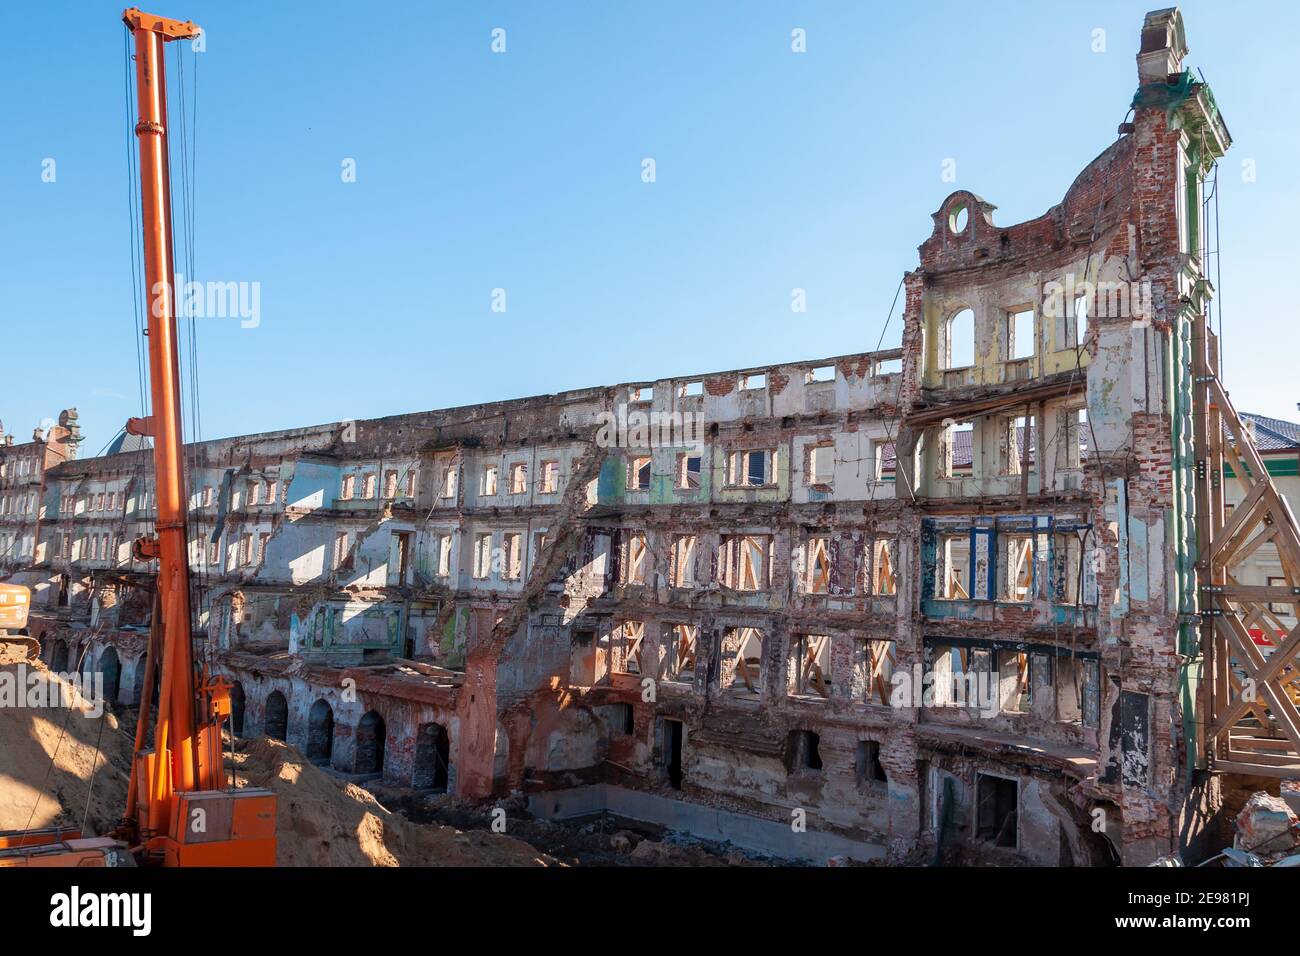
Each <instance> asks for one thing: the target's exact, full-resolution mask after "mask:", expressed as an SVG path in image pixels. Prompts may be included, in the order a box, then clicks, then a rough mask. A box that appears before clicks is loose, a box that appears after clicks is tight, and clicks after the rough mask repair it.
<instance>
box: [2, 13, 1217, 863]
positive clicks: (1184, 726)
mask: <svg viewBox="0 0 1300 956" xmlns="http://www.w3.org/2000/svg"><path fill="white" fill-rule="evenodd" d="M1185 53H1186V45H1185V43H1184V40H1183V30H1182V21H1181V17H1180V15H1179V14H1178V12H1177V11H1176V10H1162V11H1158V12H1156V13H1152V14H1149V15H1148V17H1147V19H1146V22H1145V23H1144V25H1143V32H1142V52H1141V53H1140V54H1139V56H1138V68H1139V75H1138V83H1139V88H1138V97H1137V100H1136V106H1135V109H1134V111H1133V113H1132V117H1131V122H1129V123H1126V124H1125V125H1124V126H1123V127H1122V128H1121V134H1120V136H1119V138H1118V139H1117V141H1116V142H1114V143H1113V144H1111V145H1110V146H1108V147H1107V148H1106V149H1105V150H1103V151H1102V152H1101V154H1100V155H1099V156H1098V157H1097V158H1096V159H1094V160H1093V161H1092V162H1091V163H1089V164H1088V166H1087V167H1086V168H1085V169H1084V170H1083V171H1082V172H1081V173H1080V174H1079V176H1078V177H1077V178H1076V180H1075V181H1074V183H1073V184H1072V185H1071V186H1070V188H1069V189H1068V190H1067V191H1066V193H1065V196H1064V198H1063V200H1062V201H1061V203H1060V204H1058V205H1056V206H1054V207H1052V208H1051V209H1050V210H1048V211H1047V212H1046V213H1045V214H1044V215H1042V216H1040V217H1039V218H1037V219H1034V220H1031V221H1028V222H1024V223H1020V224H1018V225H1009V226H999V225H995V224H994V223H993V217H992V213H993V206H992V205H990V204H989V203H986V202H985V201H984V200H982V199H980V198H979V197H978V196H976V195H974V194H972V193H970V192H967V191H964V190H963V191H959V192H956V193H954V194H953V195H951V196H949V197H948V198H947V199H946V200H944V202H943V204H942V205H941V206H940V208H939V209H938V210H937V211H936V212H935V213H933V215H932V217H931V218H932V224H931V228H930V235H929V238H928V239H926V241H925V242H924V243H923V244H922V245H921V246H920V265H919V267H918V268H917V269H916V270H915V271H913V272H911V273H908V275H907V276H906V278H905V286H906V305H905V311H904V315H903V339H902V348H901V350H893V351H889V352H880V353H859V354H853V355H845V356H839V357H835V358H826V359H820V360H814V361H795V362H787V363H781V364H777V365H772V366H767V367H762V368H752V369H739V370H735V371H729V372H714V373H708V374H700V375H694V376H680V377H670V378H664V379H660V380H657V381H653V382H638V383H630V384H624V385H618V386H612V387H598V388H589V389H582V390H577V391H571V392H564V393H561V394H558V395H551V396H541V397H537V398H529V399H522V400H517V401H509V402H500V403H493V404H486V405H476V406H469V407H463V408H454V409H448V410H443V411H433V412H424V413H416V414H410V415H401V416H395V417H392V418H385V419H379V420H372V421H359V422H345V423H339V424H333V425H325V426H319V427H314V428H305V429H297V430H291V431H282V432H273V433H267V434H260V435H248V436H241V437H238V438H232V439H225V440H222V441H210V442H203V443H200V444H197V445H194V446H191V448H190V449H189V456H188V460H190V461H191V462H192V474H191V475H190V481H189V484H190V489H189V490H190V495H191V525H192V536H193V540H194V546H193V553H192V557H193V565H194V568H195V571H196V575H197V587H198V589H199V591H200V595H201V600H200V601H199V602H198V611H197V613H198V617H199V624H200V627H201V629H202V630H203V632H204V633H206V635H207V636H208V641H207V648H208V650H207V652H206V657H207V660H208V662H209V663H210V664H211V666H213V667H214V668H215V669H217V670H220V671H221V672H223V673H225V674H227V675H229V676H230V677H231V678H232V679H233V680H234V681H235V682H236V684H235V692H234V709H235V714H234V723H235V729H236V731H237V732H239V733H242V734H246V735H251V734H259V733H266V734H270V735H273V736H276V737H280V738H286V739H288V740H289V741H290V742H292V743H294V744H296V745H297V746H299V747H301V748H302V749H303V750H304V751H306V753H307V754H308V756H309V757H311V758H313V759H316V760H319V761H322V762H328V763H330V764H332V766H333V767H334V768H336V769H337V770H339V771H341V772H346V773H352V774H360V775H366V774H382V775H383V777H384V778H385V779H387V780H388V781H389V782H391V783H394V784H408V785H412V786H416V787H435V788H443V787H445V788H447V789H449V790H452V791H453V792H455V793H458V794H460V795H462V796H466V797H483V796H487V795H489V794H492V793H501V792H507V791H523V792H524V793H527V794H529V795H530V796H532V797H533V798H534V801H535V803H534V805H535V807H536V808H537V809H538V811H539V812H546V811H548V810H554V809H555V800H556V798H555V797H554V795H553V794H552V793H551V792H552V791H557V790H568V789H570V788H573V787H576V786H579V785H588V784H590V785H595V786H593V787H591V788H589V789H586V790H582V791H580V794H581V795H580V796H575V797H573V799H575V800H579V801H580V805H582V806H585V807H589V808H592V807H596V808H598V807H599V806H609V807H611V808H615V809H617V810H619V812H624V813H631V812H634V811H635V812H636V813H640V814H643V815H646V816H647V817H651V818H655V819H658V820H659V822H667V823H670V824H671V825H673V826H677V827H681V828H686V829H697V830H699V831H701V832H705V831H707V832H710V833H712V834H714V835H718V834H724V835H726V834H729V835H731V836H732V837H733V838H736V839H738V840H743V839H748V840H750V841H757V842H764V841H767V845H768V847H769V848H770V849H773V850H774V851H776V852H780V853H789V854H793V855H807V856H810V857H817V856H819V855H821V856H826V855H831V854H832V853H849V854H852V855H855V856H859V857H873V856H884V855H888V856H889V857H890V858H891V859H896V860H898V859H905V858H909V857H910V856H912V855H914V854H919V853H921V852H925V853H933V851H934V848H935V845H936V843H940V842H942V843H944V844H947V845H950V846H956V847H961V848H963V849H965V850H967V851H969V852H978V853H981V854H986V855H987V857H988V858H991V859H997V858H999V857H1006V858H1010V857H1011V856H1019V857H1023V858H1027V859H1029V860H1031V861H1034V862H1038V863H1044V864H1061V863H1071V862H1072V863H1077V864H1095V863H1105V862H1112V861H1114V860H1122V861H1123V862H1125V863H1132V864H1136V863H1145V862H1149V861H1151V860H1153V859H1154V858H1155V857H1157V856H1159V855H1161V854H1165V853H1168V852H1170V851H1173V850H1179V849H1183V848H1188V847H1189V846H1190V845H1191V844H1193V843H1194V841H1195V840H1196V838H1197V837H1198V836H1199V835H1200V834H1202V833H1203V832H1204V830H1205V823H1206V821H1207V820H1208V819H1210V818H1211V817H1212V815H1213V814H1214V813H1215V812H1216V811H1217V810H1218V809H1219V807H1220V805H1221V803H1222V801H1223V800H1224V799H1225V793H1227V789H1226V788H1223V787H1221V785H1220V782H1219V780H1220V775H1216V774H1212V773H1209V772H1207V771H1206V770H1205V769H1204V760H1205V758H1204V755H1200V754H1197V753H1195V752H1194V751H1195V747H1194V746H1191V745H1190V742H1191V741H1192V740H1194V737H1193V735H1192V734H1191V733H1190V732H1189V728H1192V727H1194V726H1195V721H1196V714H1195V713H1194V711H1193V710H1191V709H1190V707H1191V704H1193V703H1194V701H1195V698H1194V695H1193V694H1191V693H1190V692H1189V689H1188V686H1187V682H1188V677H1187V674H1186V673H1185V670H1184V667H1183V660H1182V659H1181V658H1180V648H1185V647H1187V646H1189V643H1188V642H1195V641H1196V639H1197V631H1196V627H1197V626H1198V625H1197V621H1198V618H1197V616H1196V615H1197V608H1196V605H1195V597H1196V594H1195V588H1194V586H1193V579H1192V562H1193V557H1194V535H1193V532H1192V527H1193V523H1192V517H1193V516H1192V515H1191V513H1190V508H1191V505H1190V502H1191V500H1192V498H1191V496H1190V493H1189V490H1188V489H1189V483H1190V482H1191V480H1192V473H1193V469H1192V468H1191V467H1190V463H1189V462H1188V461H1187V458H1186V452H1185V449H1186V447H1187V446H1188V439H1187V435H1188V434H1189V433H1190V427H1191V407H1192V403H1191V398H1190V396H1191V388H1192V386H1191V382H1190V377H1189V372H1188V369H1187V365H1186V362H1185V360H1184V359H1183V356H1184V355H1185V354H1186V347H1187V339H1188V337H1189V335H1190V325H1189V321H1190V317H1191V316H1193V315H1194V314H1197V313H1198V311H1200V310H1204V309H1206V307H1207V302H1208V298H1209V295H1210V287H1209V284H1208V282H1207V281H1206V280H1205V278H1204V275H1203V259H1202V255H1201V248H1202V245H1201V242H1202V236H1201V229H1202V228H1203V225H1204V224H1202V223H1199V222H1198V219H1197V215H1196V213H1197V211H1198V210H1200V209H1201V201H1200V195H1201V193H1200V188H1201V183H1202V182H1203V180H1204V177H1205V175H1206V174H1207V173H1208V172H1209V170H1210V169H1211V168H1212V167H1213V164H1214V163H1215V161H1216V160H1217V159H1218V158H1219V157H1220V156H1221V155H1222V153H1223V151H1224V150H1225V149H1226V148H1227V146H1228V143H1229V139H1228V135H1227V130H1226V128H1225V127H1224V125H1223V121H1222V118H1221V117H1220V115H1219V113H1218V110H1217V108H1215V107H1213V99H1212V97H1211V96H1210V94H1209V90H1208V88H1207V87H1205V86H1204V85H1203V84H1201V83H1199V82H1197V81H1195V80H1194V79H1192V75H1191V74H1190V73H1185V72H1184V71H1183V64H1182V59H1183V56H1184V54H1185ZM1126 105H1127V104H1124V103H1118V104H1116V106H1117V108H1121V107H1125V106H1126ZM1119 111H1121V110H1119V109H1117V112H1119ZM962 345H964V346H965V347H966V352H967V353H968V354H969V355H970V356H971V357H970V358H969V360H967V361H965V362H962V361H959V360H958V355H959V354H960V353H961V349H960V348H959V346H962ZM640 416H653V418H652V419H649V420H650V421H652V422H653V424H655V425H657V426H663V431H664V432H665V433H664V434H659V433H655V434H653V435H649V434H641V433H640V432H641V431H642V430H643V429H641V428H640V427H639V426H641V425H644V424H645V423H646V421H647V419H643V418H641V417H640ZM611 423H612V424H611ZM624 426H626V427H624ZM697 426H698V427H697ZM895 448H897V449H898V450H899V452H900V454H899V455H898V458H897V461H896V460H895ZM149 454H150V453H149V452H148V451H147V450H140V451H135V452H126V451H124V452H122V453H119V454H114V455H109V456H106V457H102V458H95V459H88V460H81V461H76V462H69V463H67V464H63V465H60V466H58V467H56V468H53V469H51V470H50V473H49V475H48V481H49V490H48V491H47V492H46V498H47V502H62V503H63V507H61V508H49V509H48V510H47V516H48V520H47V521H46V523H45V524H44V525H42V527H41V531H40V544H39V546H40V547H43V548H44V551H43V552H41V551H38V553H37V556H36V561H35V563H34V564H33V565H32V566H31V568H30V570H29V571H28V572H27V573H29V574H44V575H45V577H46V580H47V582H48V590H47V591H46V592H45V593H44V595H43V596H44V601H43V602H41V603H44V604H45V605H46V606H47V607H48V608H49V609H50V611H48V612H46V613H45V614H44V615H43V618H42V619H41V620H40V621H38V624H37V627H38V628H39V629H40V631H41V635H42V639H43V641H44V644H45V653H46V655H47V659H49V660H51V661H53V662H66V661H72V662H76V661H80V662H81V664H80V666H84V667H94V668H99V669H101V670H103V671H104V672H105V676H106V679H107V680H108V685H109V688H110V693H112V694H113V695H114V696H116V697H117V698H118V699H120V700H122V701H133V700H136V699H138V697H139V695H140V693H141V691H140V677H141V674H142V670H143V667H142V661H143V651H144V646H145V638H146V630H147V629H146V627H145V622H146V621H147V618H148V615H149V610H150V601H151V598H150V595H149V591H148V588H147V585H148V584H149V579H150V574H151V571H150V567H149V565H148V564H147V563H143V562H140V561H137V560H135V558H134V556H133V554H132V552H131V548H130V542H131V541H132V539H133V538H134V537H136V536H138V535H140V534H141V533H143V532H146V531H147V530H148V529H149V527H150V524H151V521H152V517H153V512H152V501H151V495H150V492H149V472H150V458H149ZM141 585H145V586H146V587H141ZM65 602H66V603H68V604H69V605H70V607H71V609H72V610H71V611H70V612H63V611H59V610H58V608H59V605H60V604H62V603H65ZM353 682H355V683H354V684H353ZM353 687H355V691H356V693H355V694H353V693H350V689H351V688H353ZM971 691H974V693H969V692H971ZM564 800H565V801H566V803H567V801H568V800H569V798H567V797H566V798H564ZM800 811H802V812H803V813H805V814H806V821H807V832H806V833H798V832H797V831H793V832H792V829H791V826H790V823H791V819H792V814H794V813H798V812H800ZM1098 820H1102V821H1104V822H1105V826H1104V827H1101V828H1100V832H1098V826H1097V821H1098ZM742 824H743V825H742ZM710 828H713V829H710ZM744 834H748V836H744Z"/></svg>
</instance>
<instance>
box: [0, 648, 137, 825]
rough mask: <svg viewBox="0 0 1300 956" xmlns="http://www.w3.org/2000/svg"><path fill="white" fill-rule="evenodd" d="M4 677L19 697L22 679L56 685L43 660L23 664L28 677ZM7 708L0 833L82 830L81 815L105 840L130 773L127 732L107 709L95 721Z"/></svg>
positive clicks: (18, 673)
mask: <svg viewBox="0 0 1300 956" xmlns="http://www.w3.org/2000/svg"><path fill="white" fill-rule="evenodd" d="M0 647H3V645H0ZM24 657H25V655H24ZM0 672H3V674H4V675H10V676H6V677H3V679H5V680H8V681H13V684H12V685H11V686H13V687H15V688H16V689H17V690H18V691H19V692H21V690H22V686H23V677H24V674H25V675H28V676H30V675H31V674H32V673H34V672H39V673H40V674H41V676H42V677H43V678H47V679H50V680H51V681H58V678H57V677H54V676H53V675H52V674H50V673H49V672H48V671H47V670H46V669H45V666H44V665H43V664H41V663H40V662H39V661H30V662H26V670H25V672H24V670H23V669H22V668H19V667H18V666H16V665H14V664H10V665H7V666H4V667H0ZM60 683H61V682H60ZM65 686H66V685H65ZM9 703H10V701H5V704H6V706H0V830H20V829H23V828H24V827H26V826H28V824H29V821H30V825H31V826H32V827H33V828H35V827H45V826H53V825H56V824H59V825H65V824H66V825H72V826H81V821H82V817H83V815H85V816H86V830H87V832H91V831H93V832H94V833H96V834H103V833H107V832H108V831H109V830H111V829H112V828H113V827H114V826H116V824H117V821H118V818H119V817H120V816H121V815H122V810H123V807H124V806H125V805H126V788H127V782H128V778H129V774H130V767H131V738H130V736H129V735H128V730H127V729H126V728H123V727H121V726H119V722H118V719H117V718H116V717H115V716H114V715H113V714H111V713H109V712H108V711H107V710H105V711H104V712H103V714H102V716H99V717H92V716H89V715H88V714H86V713H83V712H82V711H80V710H78V709H75V708H73V709H69V708H64V707H41V708H33V707H26V706H22V707H15V706H8V704H9ZM133 730H134V728H131V731H133ZM97 744H98V747H99V750H98V751H97V750H96V746H97ZM92 766H94V767H96V768H97V769H96V770H95V774H94V787H93V790H92V789H91V784H90V779H91V768H92ZM87 793H89V794H90V810H89V813H88V814H87V813H86V797H87ZM33 811H34V812H33Z"/></svg>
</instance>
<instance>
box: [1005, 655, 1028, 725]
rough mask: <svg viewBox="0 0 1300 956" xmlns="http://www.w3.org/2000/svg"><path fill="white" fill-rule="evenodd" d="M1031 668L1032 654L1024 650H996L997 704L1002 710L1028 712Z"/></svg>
mask: <svg viewBox="0 0 1300 956" xmlns="http://www.w3.org/2000/svg"><path fill="white" fill-rule="evenodd" d="M1033 669H1034V668H1033V660H1032V656H1031V655H1030V654H1028V653H1026V652H1024V651H1003V650H1000V651H998V652H997V663H996V671H997V675H998V706H999V709H1000V710H1001V711H1002V712H1004V713H1011V714H1023V713H1027V712H1028V710H1029V705H1030V697H1031V695H1032V683H1031V681H1032V678H1033V676H1034V675H1033V674H1032V671H1033Z"/></svg>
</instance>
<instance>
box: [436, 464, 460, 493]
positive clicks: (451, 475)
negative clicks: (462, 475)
mask: <svg viewBox="0 0 1300 956" xmlns="http://www.w3.org/2000/svg"><path fill="white" fill-rule="evenodd" d="M438 497H439V498H455V497H456V466H455V465H448V466H447V467H446V468H444V469H443V470H442V482H441V484H440V485H439V487H438Z"/></svg>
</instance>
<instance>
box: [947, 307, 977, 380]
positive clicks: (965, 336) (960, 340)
mask: <svg viewBox="0 0 1300 956" xmlns="http://www.w3.org/2000/svg"><path fill="white" fill-rule="evenodd" d="M944 332H945V335H944V336H943V343H942V344H943V352H942V354H941V355H940V356H939V368H941V369H950V368H969V367H970V366H972V365H974V364H975V313H974V312H973V311H971V310H970V309H961V310H959V311H957V312H954V313H953V314H952V315H951V316H949V317H948V321H947V323H945V326H944Z"/></svg>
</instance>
